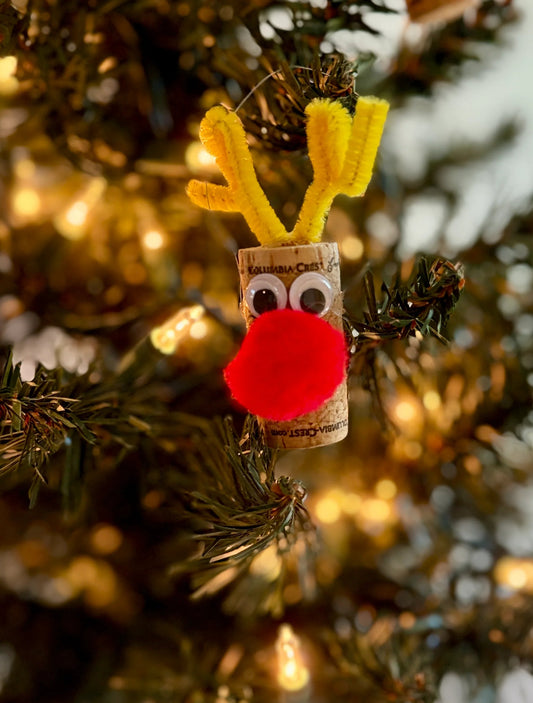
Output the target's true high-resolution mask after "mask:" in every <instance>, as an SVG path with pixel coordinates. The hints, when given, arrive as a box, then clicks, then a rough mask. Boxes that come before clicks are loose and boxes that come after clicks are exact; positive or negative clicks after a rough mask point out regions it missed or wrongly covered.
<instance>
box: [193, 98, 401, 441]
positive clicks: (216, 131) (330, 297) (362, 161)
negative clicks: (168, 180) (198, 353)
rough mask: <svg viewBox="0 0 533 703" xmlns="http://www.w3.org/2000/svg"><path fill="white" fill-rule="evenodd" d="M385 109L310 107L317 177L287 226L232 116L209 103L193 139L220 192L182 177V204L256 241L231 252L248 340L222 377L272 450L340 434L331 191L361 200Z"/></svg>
mask: <svg viewBox="0 0 533 703" xmlns="http://www.w3.org/2000/svg"><path fill="white" fill-rule="evenodd" d="M388 107H389V106H388V103H387V102H386V101H384V100H380V99H378V98H373V97H359V99H358V101H357V105H356V112H355V116H352V115H350V113H349V112H348V111H347V110H346V109H345V108H344V107H342V105H341V104H340V103H338V102H336V101H334V100H326V99H316V100H313V101H312V102H310V103H309V105H308V106H307V108H306V117H307V122H306V134H307V145H308V151H309V158H310V160H311V163H312V166H313V180H312V182H311V183H310V185H309V187H308V188H307V192H306V194H305V197H304V200H303V203H302V207H301V209H300V214H299V217H298V220H297V222H296V225H295V226H294V229H293V230H292V231H288V230H287V229H286V228H285V227H284V226H283V224H282V223H281V221H280V219H279V218H278V216H277V215H276V213H275V212H274V210H273V209H272V207H271V205H270V203H269V201H268V199H267V197H266V195H265V193H264V192H263V190H262V188H261V186H260V185H259V183H258V181H257V178H256V175H255V170H254V167H253V163H252V158H251V155H250V152H249V150H248V145H247V142H246V134H245V132H244V128H243V126H242V123H241V121H240V120H239V118H238V116H237V115H236V114H235V112H231V111H229V110H227V109H226V108H224V107H221V106H217V107H214V108H212V109H211V110H209V111H208V112H207V114H206V115H205V117H204V119H203V120H202V123H201V125H200V139H201V141H202V143H203V144H204V146H205V148H206V149H207V150H208V151H209V153H210V154H211V155H212V156H214V157H215V159H216V162H217V164H218V166H219V168H220V170H221V171H222V173H223V175H224V177H225V178H226V181H227V183H228V185H227V186H223V185H216V184H212V183H204V182H201V181H197V180H193V181H190V182H189V184H188V187H187V193H188V195H189V197H190V199H191V200H192V201H193V202H194V203H196V204H197V205H200V206H201V207H203V208H207V209H210V210H220V211H225V212H240V213H241V214H242V215H243V216H244V218H245V219H246V222H247V223H248V225H249V227H250V229H251V230H252V232H253V233H254V234H255V236H256V237H257V239H258V241H259V243H260V246H257V247H251V248H248V249H241V250H240V251H239V255H238V266H239V274H240V281H241V311H242V314H243V317H244V319H245V321H246V326H247V334H246V337H245V338H244V341H243V344H242V346H241V348H240V350H239V352H238V353H237V355H236V356H235V358H234V359H233V360H232V361H231V362H230V363H229V365H228V366H227V367H226V369H225V372H224V375H225V379H226V382H227V384H228V387H229V389H230V391H231V394H232V396H233V397H234V399H235V400H236V401H237V402H238V403H239V404H240V405H241V406H243V407H244V408H246V410H248V411H249V412H251V413H253V414H255V415H257V417H258V419H259V423H260V425H261V427H262V430H263V434H264V438H265V442H266V444H268V445H269V446H271V447H283V448H296V447H314V446H320V445H324V444H331V443H333V442H337V441H339V440H341V439H343V438H344V437H345V436H346V434H347V432H348V400H347V383H346V370H347V366H348V350H347V346H346V342H345V339H344V334H343V324H342V311H343V298H342V290H341V282H340V266H339V252H338V248H337V245H336V243H334V242H321V241H320V240H321V236H322V231H323V229H324V223H325V219H326V217H327V214H328V212H329V209H330V207H331V204H332V202H333V199H334V198H335V196H336V195H338V194H339V193H344V194H346V195H349V196H354V197H355V196H361V195H363V194H364V192H365V190H366V188H367V185H368V183H369V181H370V178H371V176H372V169H373V166H374V161H375V158H376V153H377V149H378V145H379V142H380V139H381V134H382V132H383V126H384V124H385V119H386V116H387V111H388Z"/></svg>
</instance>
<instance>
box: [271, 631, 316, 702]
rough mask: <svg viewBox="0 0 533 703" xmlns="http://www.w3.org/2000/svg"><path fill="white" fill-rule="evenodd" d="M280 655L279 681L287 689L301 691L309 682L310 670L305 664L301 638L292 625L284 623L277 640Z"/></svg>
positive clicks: (277, 649) (277, 650)
mask: <svg viewBox="0 0 533 703" xmlns="http://www.w3.org/2000/svg"><path fill="white" fill-rule="evenodd" d="M276 652H277V655H278V667H279V668H278V683H279V685H280V686H281V687H282V688H283V689H284V690H285V691H300V690H302V689H303V688H305V687H306V686H307V684H308V683H309V670H308V669H307V667H306V666H305V664H304V662H303V659H302V654H301V644H300V640H299V638H298V637H297V636H296V635H295V634H294V631H293V629H292V627H291V626H290V625H288V624H287V623H283V625H281V626H280V628H279V631H278V639H277V640H276Z"/></svg>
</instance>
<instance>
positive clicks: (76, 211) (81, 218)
mask: <svg viewBox="0 0 533 703" xmlns="http://www.w3.org/2000/svg"><path fill="white" fill-rule="evenodd" d="M88 212H89V206H88V205H87V203H85V202H83V200H77V201H76V202H75V203H73V204H72V205H71V206H70V207H69V209H68V210H67V211H66V213H65V219H66V221H67V222H68V223H69V224H71V225H74V227H81V226H82V225H84V224H85V220H86V219H87V213H88Z"/></svg>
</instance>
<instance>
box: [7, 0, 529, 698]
mask: <svg viewBox="0 0 533 703" xmlns="http://www.w3.org/2000/svg"><path fill="white" fill-rule="evenodd" d="M532 30H533V8H532V7H531V6H530V5H529V3H528V2H527V0H522V2H520V1H517V0H514V1H511V0H502V1H497V0H483V1H477V0H407V1H406V2H404V0H383V1H381V0H380V1H378V0H360V1H359V2H350V1H346V2H343V1H342V0H314V1H309V2H296V1H292V0H287V1H285V2H271V1H270V0H252V1H247V0H241V1H239V0H224V1H223V2H214V1H213V0H194V1H193V0H191V1H188V0H183V1H180V0H91V2H87V3H78V2H75V1H74V0H61V2H57V1H56V0H35V1H33V2H32V0H27V1H25V0H16V1H15V0H12V1H11V2H3V3H2V10H1V12H0V46H1V52H2V58H0V136H1V140H0V171H1V174H2V178H1V185H0V194H1V199H2V208H1V214H0V344H1V348H0V355H1V360H2V369H3V371H2V374H3V381H2V388H1V390H0V423H1V425H0V427H1V430H0V488H1V494H0V603H1V609H2V613H3V614H2V617H1V618H0V700H2V701H6V702H12V703H37V702H39V703H45V702H48V701H50V703H52V702H53V703H60V702H63V701H65V702H69V703H70V702H74V703H93V702H96V701H98V703H163V702H165V703H166V702H171V701H172V702H173V703H175V702H176V701H186V702H187V703H203V702H209V703H211V702H213V703H225V702H233V703H241V702H242V701H255V702H258V703H260V702H262V701H269V702H270V701H280V702H282V703H297V702H299V703H303V702H304V701H312V702H316V703H323V702H330V701H347V702H348V701H350V702H351V701H360V700H370V701H372V703H380V702H381V701H384V702H385V701H397V702H399V703H410V702H415V701H417V702H418V701H422V702H424V703H425V702H427V703H529V701H532V700H533V676H532V674H531V661H532V649H533V638H532V635H531V626H532V625H533V605H532V601H531V595H532V593H533V518H532V515H533V510H532V506H533V481H532V479H531V468H532V464H533V410H532V405H531V389H532V387H533V341H532V340H533V312H532V306H531V304H532V298H533V286H532V282H533V269H532V261H531V228H532V223H533V211H532V196H533V159H532V154H533V97H532V91H531V88H530V84H531V80H530V76H529V74H530V63H531V60H532V59H533V48H532V46H533V45H532V43H531V35H532ZM357 94H361V95H368V94H374V95H377V96H379V97H381V98H385V99H387V100H388V101H389V102H390V104H391V111H390V113H389V117H388V120H387V123H386V126H385V132H384V137H383V141H382V144H381V147H380V150H379V153H378V160H377V162H376V167H375V170H374V177H373V179H372V182H371V184H370V186H369V188H368V191H367V193H366V195H365V196H364V197H363V198H358V199H350V198H347V197H344V196H339V197H338V198H337V199H336V201H335V203H334V205H333V207H332V210H331V212H330V216H329V218H328V221H327V224H326V230H325V235H324V239H325V240H326V241H337V242H338V244H339V249H340V253H341V260H342V280H343V287H344V289H345V306H346V323H347V330H348V332H349V333H350V334H352V341H353V347H352V352H353V355H352V365H351V373H350V378H349V392H350V431H349V435H348V437H347V439H345V440H343V441H342V442H340V443H338V444H336V445H331V446H327V447H322V448H316V449H312V450H293V451H287V452H279V453H277V454H276V453H273V452H269V451H268V450H266V449H265V448H264V447H263V446H262V443H261V439H260V437H259V436H258V434H257V429H256V428H255V425H254V423H253V420H251V419H249V418H248V419H247V418H245V417H244V415H243V414H242V411H241V410H240V409H239V408H238V407H236V406H235V404H233V403H232V401H231V399H230V398H229V396H228V392H227V390H226V388H225V385H224V382H223V377H222V371H223V368H224V367H225V365H226V364H227V363H228V361H229V360H230V359H231V358H232V356H233V355H234V353H235V352H236V350H237V348H238V346H239V343H240V341H241V340H242V337H243V334H244V325H243V322H242V320H241V316H240V313H239V309H238V296H239V290H238V288H239V280H238V273H237V267H236V265H235V256H236V252H237V251H238V249H239V248H241V247H247V246H254V245H255V244H256V242H255V240H254V237H253V235H252V234H251V233H250V232H249V231H248V228H247V226H246V224H245V222H244V220H243V219H242V218H241V217H240V216H239V215H234V214H220V213H212V212H206V211H203V210H200V209H199V208H197V207H195V206H193V205H192V204H191V203H190V202H189V201H188V199H187V197H186V195H185V187H186V184H187V182H188V181H189V180H190V179H191V178H200V179H203V180H207V181H212V182H220V183H222V182H223V180H222V179H221V175H220V172H219V170H218V168H217V167H216V165H215V164H214V163H213V161H212V159H211V157H210V156H209V154H208V153H207V152H206V151H205V149H204V148H203V146H202V145H201V143H200V142H199V140H198V128H199V123H200V120H201V119H202V117H203V115H204V114H205V111H206V110H207V109H209V108H210V107H212V106H213V105H216V104H219V103H222V104H224V105H226V106H228V107H230V108H237V107H238V115H239V116H240V118H241V120H242V122H243V124H244V127H245V129H246V131H247V133H248V134H249V138H250V145H251V150H252V153H253V158H254V164H255V167H256V171H257V174H258V178H259V180H260V182H261V184H262V186H263V187H264V189H265V191H266V192H267V194H268V197H269V199H270V201H271V203H272V205H273V207H274V209H275V210H276V212H277V213H278V214H279V216H280V218H281V219H282V220H283V222H284V223H285V224H286V225H287V226H292V223H294V221H295V220H296V217H297V214H298V210H299V207H300V204H301V200H302V198H303V194H304V192H305V189H306V187H307V185H308V184H309V182H310V180H311V178H312V169H311V166H310V163H309V160H308V158H307V154H306V144H305V117H304V110H305V106H306V105H307V104H308V102H309V101H310V100H312V99H313V98H314V97H329V98H334V99H338V100H340V101H341V102H342V104H343V105H345V107H347V108H348V109H349V110H350V111H352V112H353V110H354V109H355V104H356V96H357ZM446 340H447V341H446ZM228 416H230V417H231V418H232V419H231V421H229V420H225V421H223V420H222V419H221V418H227V417H228Z"/></svg>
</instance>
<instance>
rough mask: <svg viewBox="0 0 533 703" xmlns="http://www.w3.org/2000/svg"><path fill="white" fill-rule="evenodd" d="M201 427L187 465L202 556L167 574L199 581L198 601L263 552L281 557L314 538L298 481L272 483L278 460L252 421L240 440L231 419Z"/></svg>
mask: <svg viewBox="0 0 533 703" xmlns="http://www.w3.org/2000/svg"><path fill="white" fill-rule="evenodd" d="M202 424H203V428H202V431H201V434H199V435H198V436H197V439H196V442H195V451H194V452H193V453H191V454H190V455H189V457H188V458H187V466H188V469H189V471H190V472H192V478H191V480H192V481H193V483H194V484H195V485H196V486H198V488H196V489H195V490H191V491H189V492H188V493H187V494H186V497H188V500H189V505H188V506H187V508H186V513H187V514H188V515H189V516H190V517H191V518H194V522H195V523H196V524H198V527H197V528H196V529H195V535H194V538H195V539H196V540H197V541H198V542H199V543H201V549H200V553H199V554H198V555H197V556H195V557H194V558H193V559H191V560H190V561H189V562H187V563H185V564H176V565H175V566H174V567H172V568H171V573H172V574H174V575H179V574H183V573H190V574H196V577H195V578H194V583H195V585H196V586H197V588H198V590H197V591H196V593H195V596H196V597H199V596H201V595H204V594H205V593H212V592H214V591H216V590H218V589H219V588H221V587H222V586H223V585H226V584H227V582H228V580H226V579H217V576H218V575H220V574H222V573H223V572H226V573H229V574H230V575H231V578H232V579H233V578H236V577H237V576H239V575H242V574H243V573H244V572H245V571H246V569H247V568H248V567H249V566H250V564H251V562H252V561H253V559H254V557H256V556H257V555H258V554H259V553H260V552H262V551H263V550H265V549H267V548H268V547H270V546H274V547H275V549H276V551H277V554H278V556H283V555H284V554H286V553H287V552H288V551H289V550H290V549H291V547H293V546H294V544H295V543H296V541H297V540H298V539H299V538H300V537H303V538H304V541H305V542H306V546H309V544H310V543H311V542H312V540H313V538H314V527H313V525H312V524H311V522H310V518H309V514H308V512H307V510H306V508H305V507H304V504H303V503H304V500H305V498H306V490H305V488H304V487H303V485H302V483H301V482H300V481H298V480H296V479H292V478H289V477H287V476H281V477H279V478H278V479H276V478H275V476H274V467H275V463H276V454H275V453H274V452H273V451H272V450H270V449H269V448H268V447H265V445H264V444H263V441H262V438H261V435H260V431H259V429H258V426H257V423H256V420H255V418H253V417H252V416H248V418H247V420H246V422H245V425H244V428H243V431H242V435H241V436H240V437H238V436H237V435H236V433H235V430H234V428H233V424H232V421H231V419H229V418H226V420H224V421H221V420H219V421H215V422H214V423H209V422H207V421H205V422H204V423H202Z"/></svg>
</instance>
